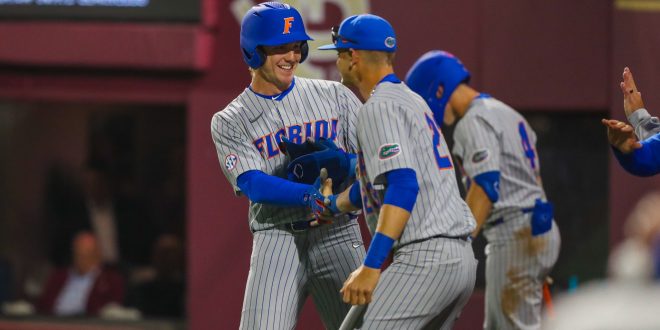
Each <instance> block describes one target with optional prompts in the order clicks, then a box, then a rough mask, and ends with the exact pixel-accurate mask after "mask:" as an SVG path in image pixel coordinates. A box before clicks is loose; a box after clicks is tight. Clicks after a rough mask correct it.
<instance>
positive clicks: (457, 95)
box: [450, 84, 479, 117]
mask: <svg viewBox="0 0 660 330" xmlns="http://www.w3.org/2000/svg"><path fill="white" fill-rule="evenodd" d="M477 96H479V92H477V91H476V90H474V89H473V88H472V87H470V86H468V85H466V84H460V85H458V87H456V90H455V91H454V93H453V94H452V96H451V100H450V102H451V105H452V107H453V108H454V109H456V115H457V116H458V117H463V116H464V115H465V113H466V112H467V110H468V108H469V107H470V103H472V101H473V100H474V99H475V98H476V97H477Z"/></svg>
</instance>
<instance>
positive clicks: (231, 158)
mask: <svg viewBox="0 0 660 330" xmlns="http://www.w3.org/2000/svg"><path fill="white" fill-rule="evenodd" d="M236 164H238V156H236V155H234V154H229V155H227V157H225V168H227V171H231V170H233V169H234V168H236Z"/></svg>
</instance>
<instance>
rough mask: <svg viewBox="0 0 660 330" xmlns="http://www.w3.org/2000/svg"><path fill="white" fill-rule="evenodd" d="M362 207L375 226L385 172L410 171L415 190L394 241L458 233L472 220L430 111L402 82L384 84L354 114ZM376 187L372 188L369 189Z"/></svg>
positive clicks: (470, 225)
mask: <svg viewBox="0 0 660 330" xmlns="http://www.w3.org/2000/svg"><path fill="white" fill-rule="evenodd" d="M358 140H359V145H360V151H359V153H358V155H359V162H360V167H359V169H360V171H359V172H360V182H361V183H362V196H363V210H364V212H365V213H364V214H365V218H366V219H367V223H368V224H369V228H370V229H371V231H372V233H373V232H374V230H375V228H376V224H377V221H378V213H379V210H380V205H381V203H380V202H381V201H382V199H381V196H379V195H381V194H379V193H378V192H377V190H382V188H381V187H384V185H385V184H386V183H385V182H384V181H385V176H384V175H382V174H384V173H386V172H389V171H391V170H395V169H401V168H410V169H413V170H414V171H415V173H416V176H417V182H418V184H419V193H418V195H417V200H416V201H415V206H414V208H413V210H412V213H411V216H410V219H409V220H408V223H407V224H406V227H405V230H404V232H403V234H402V235H401V238H400V239H399V242H398V244H399V245H405V244H406V243H408V242H411V241H414V240H420V239H426V238H429V237H432V236H436V235H446V236H461V235H466V234H469V233H470V232H472V230H473V229H474V227H475V221H474V218H473V217H472V213H471V212H470V209H469V208H468V206H467V204H465V202H464V201H463V200H462V199H461V197H460V194H459V192H458V186H457V183H456V177H455V175H454V171H453V164H452V163H451V158H450V157H449V153H448V147H447V144H446V142H445V139H444V138H443V137H442V133H441V132H440V129H439V128H438V126H437V124H436V123H435V121H434V120H433V114H432V112H431V109H429V107H428V105H427V104H426V102H424V100H422V98H421V97H420V96H419V95H417V94H416V93H415V92H413V91H412V90H410V89H409V88H408V86H406V85H405V84H404V83H398V84H395V83H390V82H383V83H380V84H378V85H377V86H376V88H375V90H374V92H373V94H372V96H371V97H370V98H369V100H368V101H367V102H366V103H365V104H364V105H363V107H362V108H361V109H360V111H359V112H358ZM374 187H375V189H374Z"/></svg>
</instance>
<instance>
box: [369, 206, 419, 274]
mask: <svg viewBox="0 0 660 330" xmlns="http://www.w3.org/2000/svg"><path fill="white" fill-rule="evenodd" d="M409 218H410V212H408V211H407V210H405V209H402V208H400V207H398V206H394V205H390V204H384V205H383V207H382V208H381V209H380V214H379V216H378V225H376V233H375V234H374V237H373V238H372V239H371V244H370V245H369V251H367V256H366V258H365V259H364V266H366V267H368V268H371V269H374V270H375V269H377V270H380V269H381V268H382V266H383V263H384V262H385V259H387V256H388V255H389V253H390V250H391V249H392V246H393V245H394V242H396V241H397V240H398V239H399V237H401V233H403V229H404V228H405V227H406V223H407V222H408V219H409Z"/></svg>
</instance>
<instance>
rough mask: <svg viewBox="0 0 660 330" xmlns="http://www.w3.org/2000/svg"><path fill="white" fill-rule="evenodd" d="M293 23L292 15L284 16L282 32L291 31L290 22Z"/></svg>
mask: <svg viewBox="0 0 660 330" xmlns="http://www.w3.org/2000/svg"><path fill="white" fill-rule="evenodd" d="M292 23H293V17H285V18H284V31H282V34H289V33H291V31H289V30H291V24H292Z"/></svg>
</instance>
